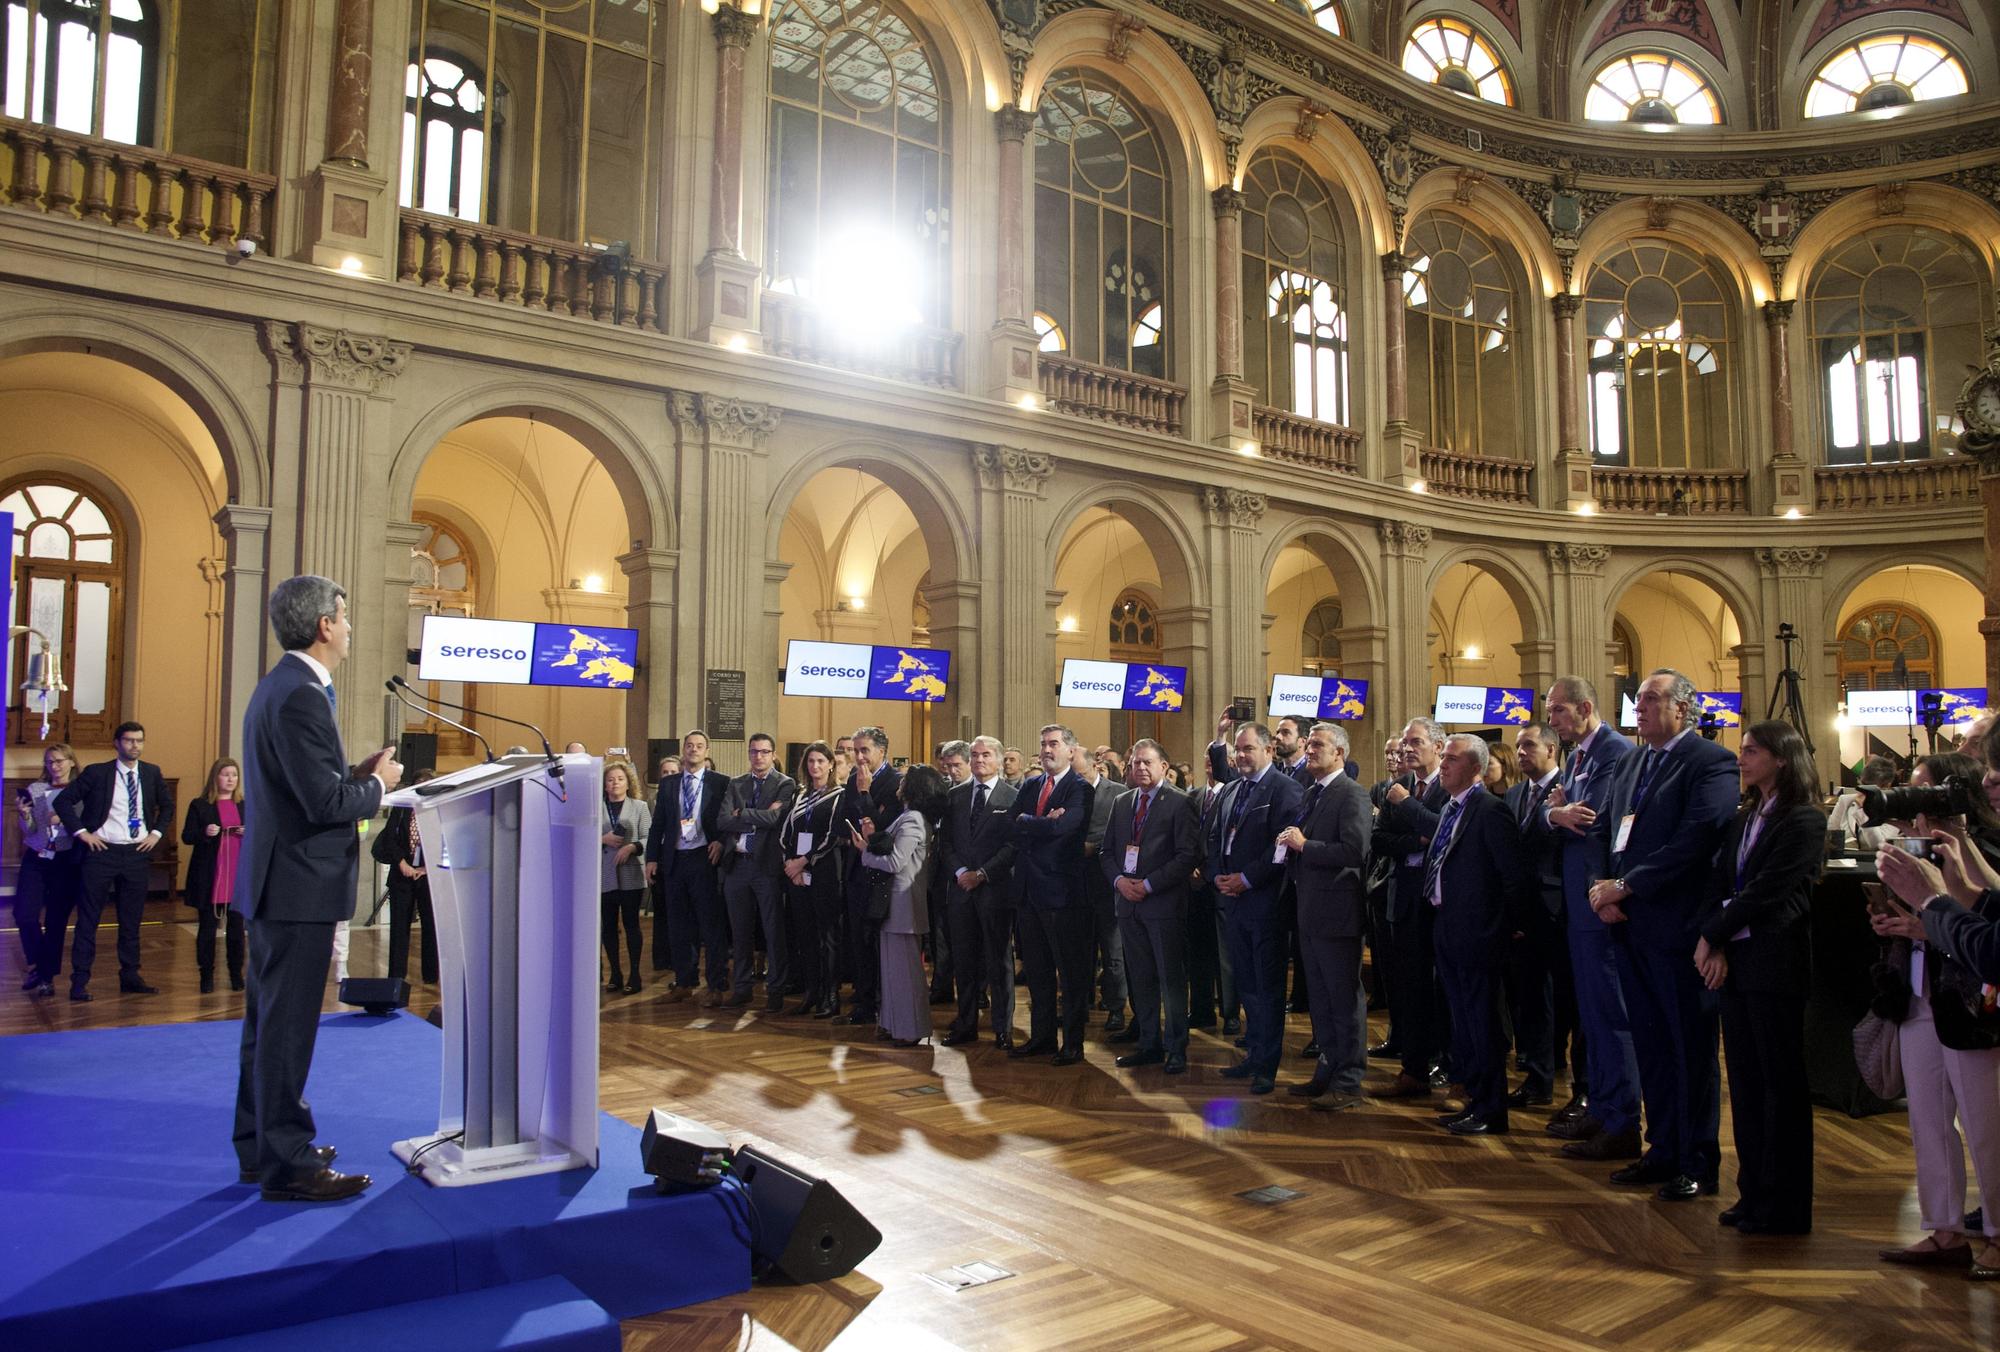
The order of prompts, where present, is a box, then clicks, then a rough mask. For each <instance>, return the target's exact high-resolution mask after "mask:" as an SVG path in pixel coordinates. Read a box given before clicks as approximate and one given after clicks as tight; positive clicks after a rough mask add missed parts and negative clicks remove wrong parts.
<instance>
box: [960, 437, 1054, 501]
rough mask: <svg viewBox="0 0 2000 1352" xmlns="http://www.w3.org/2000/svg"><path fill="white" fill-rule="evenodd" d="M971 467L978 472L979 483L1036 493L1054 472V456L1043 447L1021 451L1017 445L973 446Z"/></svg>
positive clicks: (985, 485)
mask: <svg viewBox="0 0 2000 1352" xmlns="http://www.w3.org/2000/svg"><path fill="white" fill-rule="evenodd" d="M972 467H973V468H974V469H975V470H977V471H978V472H979V482H980V485H981V486H982V487H985V488H1005V489H1007V490H1008V491H1009V492H1012V493H1033V494H1035V495H1037V496H1040V494H1041V492H1042V489H1043V488H1044V487H1046V486H1047V484H1048V482H1049V478H1050V476H1051V475H1053V474H1054V473H1055V472H1056V458H1055V457H1054V456H1052V455H1050V454H1049V453H1048V452H1046V451H1024V450H1022V449H1020V448H1019V447H1017V446H974V447H973V448H972Z"/></svg>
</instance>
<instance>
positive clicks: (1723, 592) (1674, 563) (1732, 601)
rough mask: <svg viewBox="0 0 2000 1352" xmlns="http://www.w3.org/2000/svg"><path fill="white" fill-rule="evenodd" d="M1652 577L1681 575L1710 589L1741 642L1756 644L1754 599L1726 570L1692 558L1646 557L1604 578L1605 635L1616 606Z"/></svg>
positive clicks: (1710, 561) (1683, 556)
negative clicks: (1730, 618)
mask: <svg viewBox="0 0 2000 1352" xmlns="http://www.w3.org/2000/svg"><path fill="white" fill-rule="evenodd" d="M1621 555H1622V551H1621V552H1620V553H1615V554H1613V556H1612V557H1613V558H1614V559H1620V560H1621V562H1622V561H1623V560H1622V557H1621ZM1653 573H1685V574H1687V575H1688V576H1689V577H1691V578H1694V579H1695V580H1696V581H1698V582H1700V583H1702V584H1703V585H1704V586H1707V587H1709V588H1712V589H1713V590H1714V592H1715V594H1716V595H1718V596H1720V597H1721V598H1722V601H1723V604H1724V605H1726V606H1728V607H1729V609H1730V610H1731V611H1732V612H1733V613H1734V614H1735V616H1736V627H1737V629H1738V630H1739V631H1740V632H1741V633H1742V635H1743V638H1744V641H1745V642H1747V643H1754V642H1757V641H1758V639H1757V638H1756V637H1755V636H1756V634H1757V633H1758V628H1757V626H1758V624H1759V622H1760V620H1759V616H1760V615H1761V614H1762V612H1761V610H1760V609H1759V608H1758V606H1757V603H1756V600H1755V598H1754V597H1753V596H1752V595H1751V593H1750V592H1748V591H1746V590H1744V588H1743V585H1742V583H1741V582H1740V581H1739V580H1738V579H1737V578H1735V577H1732V576H1730V574H1729V573H1728V572H1727V571H1726V570H1724V569H1722V568H1718V567H1716V566H1715V564H1714V562H1713V561H1712V560H1709V559H1703V558H1700V557H1697V556H1695V555H1692V554H1666V555H1659V554H1649V555H1646V556H1644V557H1641V558H1635V559H1633V560H1631V561H1630V562H1626V563H1624V566H1623V567H1621V568H1619V569H1618V570H1617V571H1616V572H1615V573H1612V574H1611V575H1609V576H1607V577H1606V578H1605V580H1604V599H1605V609H1604V626H1605V632H1606V633H1609V632H1610V628H1611V621H1612V619H1613V618H1614V617H1615V616H1616V615H1617V614H1618V602H1619V601H1620V600H1622V599H1623V598H1624V596H1625V593H1626V592H1628V591H1630V590H1632V588H1633V587H1634V586H1636V585H1637V584H1638V583H1639V582H1641V581H1643V580H1644V579H1645V578H1646V577H1648V576H1649V575H1651V574H1653Z"/></svg>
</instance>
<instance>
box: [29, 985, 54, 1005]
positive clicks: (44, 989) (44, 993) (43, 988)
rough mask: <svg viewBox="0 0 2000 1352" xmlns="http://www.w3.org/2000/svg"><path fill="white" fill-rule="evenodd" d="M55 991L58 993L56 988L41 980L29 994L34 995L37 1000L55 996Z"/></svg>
mask: <svg viewBox="0 0 2000 1352" xmlns="http://www.w3.org/2000/svg"><path fill="white" fill-rule="evenodd" d="M55 993H56V988H55V987H54V986H52V985H50V984H49V983H48V982H46V981H44V982H41V983H40V984H38V985H37V986H36V987H35V988H34V989H33V990H31V991H29V992H28V994H30V995H32V996H34V997H35V998H36V999H37V1000H46V999H48V998H49V997H51V996H53V995H54V994H55Z"/></svg>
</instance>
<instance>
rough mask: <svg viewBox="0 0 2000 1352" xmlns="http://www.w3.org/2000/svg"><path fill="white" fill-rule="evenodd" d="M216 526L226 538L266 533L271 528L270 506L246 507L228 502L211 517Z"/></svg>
mask: <svg viewBox="0 0 2000 1352" xmlns="http://www.w3.org/2000/svg"><path fill="white" fill-rule="evenodd" d="M209 519H210V520H211V521H213V522H215V528H216V529H217V530H218V531H220V532H222V538H223V539H224V540H230V541H233V540H235V539H236V538H237V537H238V536H249V535H266V534H269V533H270V530H271V509H270V508H269V507H244V506H241V505H239V504H237V503H234V502H226V503H224V504H223V505H222V506H221V507H219V508H217V509H216V513H215V515H214V516H212V517H210V518H209Z"/></svg>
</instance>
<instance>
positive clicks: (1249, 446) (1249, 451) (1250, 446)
mask: <svg viewBox="0 0 2000 1352" xmlns="http://www.w3.org/2000/svg"><path fill="white" fill-rule="evenodd" d="M1236 453H1237V454H1238V455H1251V456H1254V455H1256V454H1257V443H1256V442H1254V441H1246V442H1244V443H1243V444H1242V445H1240V446H1238V447H1237V448H1236Z"/></svg>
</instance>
